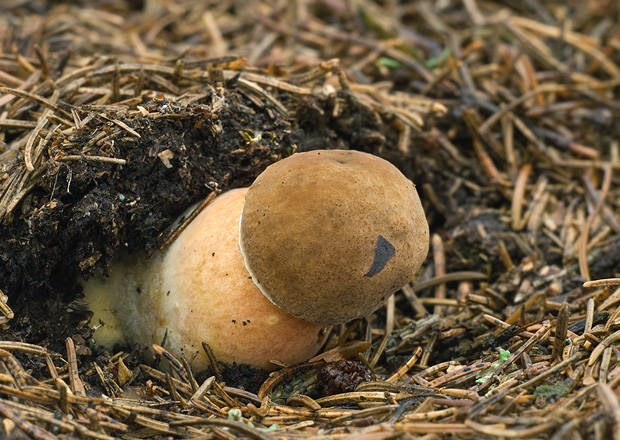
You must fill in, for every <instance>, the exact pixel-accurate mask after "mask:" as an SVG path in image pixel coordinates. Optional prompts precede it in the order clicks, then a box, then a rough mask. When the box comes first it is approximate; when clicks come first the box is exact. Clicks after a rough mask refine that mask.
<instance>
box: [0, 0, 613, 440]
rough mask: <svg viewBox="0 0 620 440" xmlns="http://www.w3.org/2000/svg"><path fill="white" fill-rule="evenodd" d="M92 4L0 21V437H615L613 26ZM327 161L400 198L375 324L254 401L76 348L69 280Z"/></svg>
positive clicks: (547, 8) (541, 16) (273, 382)
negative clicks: (400, 272)
mask: <svg viewBox="0 0 620 440" xmlns="http://www.w3.org/2000/svg"><path fill="white" fill-rule="evenodd" d="M5 3H7V2H5ZM83 3H85V4H88V6H87V5H84V6H80V5H75V4H73V5H70V4H64V5H63V4H58V2H51V1H49V2H47V1H45V0H39V1H23V0H13V1H9V2H8V4H7V5H3V8H4V9H5V10H4V11H3V13H2V14H0V224H1V226H0V291H1V294H0V314H1V316H0V325H2V330H1V335H2V341H0V414H2V417H3V423H2V424H0V437H3V438H5V437H8V438H16V439H17V438H32V439H48V438H55V437H59V438H77V437H79V438H97V439H108V438H118V437H124V438H164V437H181V438H199V437H200V438H226V439H230V438H239V437H245V438H259V439H276V438H278V439H279V438H300V439H301V438H326V439H327V438H351V439H353V438H355V439H363V438H388V437H389V438H397V437H401V438H415V437H416V436H417V435H425V436H426V437H425V438H429V439H430V438H443V437H451V438H464V439H465V438H472V439H473V438H480V437H483V438H551V439H560V438H563V437H564V436H565V435H567V434H568V433H578V434H579V435H580V436H581V437H583V438H611V436H612V435H614V433H615V435H617V433H618V432H620V403H619V401H618V396H617V395H618V386H619V385H620V351H619V350H618V348H619V347H618V343H617V341H618V339H620V320H619V316H620V306H619V303H620V300H619V298H620V289H618V287H617V286H619V285H620V281H619V280H618V279H617V278H614V277H618V276H620V270H619V269H618V264H619V262H620V243H619V239H618V238H619V236H620V223H619V214H620V203H619V202H618V201H619V200H620V191H619V190H618V187H617V186H616V183H618V177H617V175H616V176H614V174H617V172H615V171H616V170H617V168H618V167H619V164H620V159H619V158H620V144H619V143H618V139H620V124H618V123H617V121H618V116H619V112H620V93H619V87H620V8H619V7H618V5H617V3H616V2H613V1H611V0H590V1H586V2H577V1H570V2H559V1H553V0H549V1H544V2H532V1H524V2H501V1H490V0H489V1H483V0H464V1H463V2H450V1H445V2H426V1H403V2H374V1H371V0H356V1H351V2H337V1H331V0H321V1H317V2H304V1H298V2H279V3H276V2H267V1H265V2H263V1H258V0H256V1H254V0H252V1H245V2H243V1H237V0H230V1H223V2H222V1H218V2H214V1H197V0H195V1H194V0H184V1H178V2H172V1H166V0H152V1H146V2H144V4H140V2H136V1H129V0H110V1H103V0H100V1H98V2H83ZM93 5H94V6H93ZM319 148H343V149H358V150H363V151H367V152H371V153H373V154H376V155H378V156H381V157H384V158H386V159H388V160H390V161H391V162H392V163H394V164H395V165H396V166H398V167H399V168H400V169H401V170H402V171H403V172H404V173H405V174H406V175H407V177H409V178H410V179H411V180H412V181H414V182H415V183H416V185H417V188H418V191H419V193H420V196H421V198H422V200H423V203H424V207H425V210H426V214H427V218H428V220H429V225H430V228H431V234H432V243H431V254H430V255H429V257H428V258H427V261H426V264H425V265H424V266H423V269H422V271H421V273H420V274H419V277H418V278H417V279H416V280H414V281H413V282H412V283H411V284H409V285H407V286H404V287H403V289H402V290H401V291H399V292H397V294H396V295H395V296H394V297H392V298H391V299H390V300H389V301H388V302H387V304H386V306H385V307H384V308H382V309H380V310H379V311H378V312H376V313H375V314H374V315H372V316H370V317H368V318H366V319H363V320H357V321H354V322H351V323H349V324H348V325H342V326H338V327H336V328H333V329H332V330H331V333H330V334H329V337H328V338H327V342H326V344H325V346H324V348H323V350H322V352H321V354H319V355H318V356H317V357H316V358H314V359H312V360H311V361H309V362H308V363H305V364H301V365H291V366H284V365H280V366H279V368H278V369H277V370H276V371H275V372H274V373H272V374H271V375H268V374H267V373H266V372H262V371H255V370H252V369H250V368H247V367H245V366H238V365H233V366H230V365H222V364H220V363H218V362H217V360H216V359H214V360H213V361H212V368H211V369H210V370H209V371H206V372H195V373H196V374H195V375H194V374H193V373H192V370H191V368H190V365H189V363H188V362H189V361H188V360H185V359H175V358H174V356H173V355H172V354H170V353H168V352H167V351H166V350H165V348H162V347H156V351H157V353H158V356H157V357H156V358H146V359H145V358H144V357H143V355H142V354H143V347H119V351H118V352H116V353H109V352H107V351H105V350H103V349H102V348H100V347H97V346H96V345H95V344H93V342H92V340H91V336H92V333H93V324H90V323H89V318H90V314H89V311H88V304H85V303H84V301H82V300H81V288H80V284H79V281H80V279H83V278H88V277H90V276H93V275H94V274H97V273H107V272H108V271H109V269H110V264H111V262H112V260H113V259H114V258H115V257H117V256H118V255H119V253H121V252H123V253H125V252H129V253H134V254H140V253H144V254H146V255H149V254H152V253H153V252H155V251H156V250H157V249H159V248H161V247H162V246H166V244H167V243H169V241H170V240H172V239H174V231H173V230H171V229H170V228H171V225H172V223H173V221H174V219H175V218H176V217H177V216H178V215H179V214H180V213H182V212H183V211H185V209H187V207H189V206H190V205H192V204H193V203H195V202H197V201H199V200H202V199H204V198H205V197H206V196H207V195H208V194H210V193H212V192H216V193H217V192H221V191H223V190H226V189H230V188H234V187H239V186H245V185H248V184H250V183H251V182H252V180H253V179H254V178H255V177H256V176H257V175H258V174H259V173H260V172H261V171H262V170H263V169H264V168H265V167H266V166H267V165H269V164H270V163H273V162H275V161H277V160H279V159H281V158H283V157H286V156H289V155H290V154H293V153H294V152H296V151H307V150H313V149H319ZM584 282H585V284H584ZM317 287H318V288H320V286H317ZM121 350H124V351H121ZM159 366H161V367H166V368H162V369H159V368H158V367H159Z"/></svg>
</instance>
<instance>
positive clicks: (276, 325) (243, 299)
mask: <svg viewBox="0 0 620 440" xmlns="http://www.w3.org/2000/svg"><path fill="white" fill-rule="evenodd" d="M246 192H247V188H242V189H236V190H232V191H229V192H226V193H224V194H222V195H220V196H218V197H216V198H215V199H214V201H213V202H211V204H209V205H208V206H207V207H206V208H205V209H204V210H203V211H202V212H201V213H200V214H199V215H198V216H197V217H196V218H195V219H194V220H193V221H192V222H191V223H190V224H189V225H188V226H187V228H186V229H185V230H184V231H183V232H182V233H181V234H180V236H179V237H178V238H177V239H176V240H175V241H174V242H173V243H172V244H171V245H170V247H169V248H168V249H167V250H166V251H165V253H163V254H157V255H155V256H153V257H152V258H151V259H148V260H144V261H130V260H129V259H128V258H126V259H125V260H123V261H120V262H119V263H118V264H116V265H115V267H113V269H112V275H111V277H109V278H103V277H102V278H95V279H92V280H89V281H88V282H86V283H84V292H85V295H86V299H87V300H88V301H89V302H90V305H91V310H92V311H93V312H94V316H93V320H92V322H98V320H102V321H104V322H105V325H104V326H103V327H102V328H100V329H98V330H97V331H96V332H95V339H96V340H97V342H98V343H100V344H102V345H106V346H110V345H112V344H114V343H115V342H122V341H126V342H140V343H143V344H146V343H157V344H161V343H162V341H164V340H165V341H166V344H165V346H166V348H168V349H169V350H170V351H171V352H172V353H173V354H174V355H176V356H178V355H180V354H181V353H184V354H185V357H186V358H187V359H191V358H192V357H193V356H194V355H195V354H197V356H196V358H195V359H194V360H193V364H192V366H193V368H195V369H196V370H202V369H205V368H206V367H208V365H209V364H208V360H207V357H206V354H205V353H204V352H203V349H202V342H203V341H204V342H207V343H208V344H209V345H210V347H211V348H212V350H213V352H214V354H215V356H216V358H217V359H218V360H219V361H223V362H229V363H231V362H237V363H240V364H248V365H251V366H254V367H258V368H264V369H272V368H273V367H274V365H273V364H271V363H270V360H279V361H281V362H284V363H287V364H294V363H298V362H302V361H305V360H307V359H309V358H310V357H312V356H313V355H314V354H315V353H316V352H317V350H318V348H319V343H320V330H321V328H322V327H321V326H320V325H317V324H312V323H309V322H306V321H302V320H300V319H298V318H295V317H293V316H291V315H290V314H288V313H286V312H284V311H283V310H282V309H280V308H278V307H276V306H275V305H273V304H272V303H271V302H269V301H268V300H267V299H266V298H265V297H264V296H263V295H262V294H261V292H260V291H259V290H258V288H257V287H256V286H255V285H254V283H253V282H252V280H251V278H250V275H249V274H248V272H247V270H246V268H245V266H244V263H243V258H242V256H241V252H240V250H239V241H238V240H239V217H240V215H241V210H242V208H243V202H244V197H245V194H246Z"/></svg>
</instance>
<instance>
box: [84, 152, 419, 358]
mask: <svg viewBox="0 0 620 440" xmlns="http://www.w3.org/2000/svg"><path fill="white" fill-rule="evenodd" d="M244 198H245V202H244ZM240 217H241V218H240ZM428 239H429V232H428V224H427V222H426V219H425V216H424V212H423V209H422V205H421V203H420V199H419V198H418V194H417V192H416V190H415V186H414V185H413V183H412V182H411V181H409V180H408V179H407V178H406V177H405V176H404V175H403V174H402V173H401V172H400V171H399V170H398V169H397V168H396V167H394V166H393V165H392V164H390V163H389V162H387V161H385V160H383V159H380V158H378V157H376V156H373V155H370V154H367V153H362V152H358V151H342V150H321V151H312V152H307V153H298V154H294V155H293V156H291V157H289V158H287V159H284V160H281V161H279V162H277V163H275V164H273V165H271V166H269V167H268V168H267V169H266V170H265V171H264V172H263V173H262V174H261V175H260V176H259V177H258V178H257V179H256V181H255V182H254V183H253V184H252V186H251V187H250V188H249V189H237V190H233V191H229V192H227V193H224V194H222V195H220V196H218V197H216V198H215V200H214V201H213V202H212V203H211V204H210V205H209V206H208V207H207V208H205V209H204V210H203V212H201V213H200V214H199V215H198V216H197V217H196V218H195V219H194V220H193V221H192V222H191V223H190V224H189V225H188V227H187V228H186V229H185V230H184V231H183V232H182V233H181V235H180V236H179V237H178V238H177V239H176V240H175V241H174V242H173V243H172V244H171V245H170V247H169V248H168V249H167V250H166V251H165V253H161V254H158V255H156V256H154V257H152V258H151V259H150V260H147V261H137V262H135V261H128V260H126V261H122V262H120V263H119V264H117V265H116V267H114V268H113V270H112V276H111V277H110V278H108V279H94V280H91V281H89V282H87V283H85V286H84V290H85V294H86V298H87V300H88V301H89V302H90V303H91V308H92V310H93V311H94V320H95V322H97V320H98V319H101V320H103V321H104V322H105V323H106V325H105V326H104V327H103V329H101V330H99V331H98V332H96V334H95V337H96V339H97V340H98V341H99V342H100V343H102V344H103V345H111V344H113V343H114V342H120V341H123V340H124V341H127V342H141V343H161V342H162V341H164V340H165V341H166V347H167V348H168V349H170V350H171V351H172V352H173V354H177V355H178V354H179V353H181V352H182V353H184V354H185V355H186V357H188V358H191V357H192V355H194V354H196V353H198V355H197V357H196V359H195V360H194V364H193V366H194V368H196V369H202V368H204V367H206V366H208V363H207V358H206V355H205V354H204V353H203V352H202V350H201V342H203V341H204V342H207V343H209V345H210V346H211V347H212V349H213V351H214V353H215V355H216V357H217V358H218V359H219V360H221V361H225V362H237V363H244V364H249V365H252V366H256V367H261V368H271V367H272V364H271V363H270V362H269V361H270V360H272V359H277V360H280V361H282V362H285V363H289V364H292V363H296V362H300V361H304V360H307V359H308V358H310V357H311V356H312V355H314V354H315V352H316V351H317V349H318V347H319V345H320V342H319V333H320V330H321V328H322V326H323V325H326V324H338V323H344V322H347V321H350V320H352V319H355V318H358V317H362V316H365V315H368V314H370V313H372V312H373V311H374V310H376V309H377V308H378V307H379V306H380V305H381V304H382V303H383V302H384V301H385V300H386V299H387V298H388V297H389V296H390V295H391V294H393V293H394V292H395V291H396V290H398V289H399V288H401V287H402V286H403V285H405V284H406V283H407V282H409V281H410V280H411V279H412V278H413V276H414V274H415V272H416V271H417V269H418V268H419V267H420V265H421V264H422V262H423V260H424V258H425V257H426V253H427V251H428ZM244 262H245V265H244ZM246 268H247V269H246ZM259 289H260V290H259ZM261 292H262V294H261ZM263 294H264V296H263ZM274 304H275V305H274Z"/></svg>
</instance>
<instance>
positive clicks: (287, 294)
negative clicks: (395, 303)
mask: <svg viewBox="0 0 620 440" xmlns="http://www.w3.org/2000/svg"><path fill="white" fill-rule="evenodd" d="M428 241H429V230H428V223H427V221H426V218H425V215H424V210H423V208H422V205H421V203H420V199H419V197H418V194H417V192H416V189H415V185H414V184H413V183H412V182H411V181H410V180H408V179H407V178H406V177H405V176H404V175H403V174H402V173H401V172H400V171H399V170H398V169H397V168H396V167H395V166H394V165H392V164H391V163H389V162H387V161H386V160H383V159H381V158H379V157H377V156H373V155H371V154H367V153H363V152H359V151H347V150H319V151H311V152H305V153H298V154H294V155H292V156H290V157H288V158H286V159H284V160H281V161H279V162H276V163H275V164H273V165H271V166H269V167H268V168H267V169H266V170H265V171H264V172H263V173H262V174H260V175H259V176H258V178H257V179H256V181H255V182H254V183H253V184H252V186H251V187H250V189H249V190H248V193H247V195H246V200H245V205H244V208H243V213H242V216H241V227H240V244H241V253H242V254H243V258H244V261H245V265H246V267H247V269H248V272H249V273H250V274H251V275H252V279H253V281H254V283H255V284H256V285H257V286H258V288H259V289H260V290H261V292H263V294H264V295H265V296H266V297H267V298H269V299H270V300H271V301H272V302H273V303H274V304H276V305H277V306H278V307H280V308H282V309H283V310H285V311H286V312H288V313H290V314H291V315H293V316H295V317H297V318H300V319H303V320H305V321H308V322H312V323H316V324H339V323H344V322H347V321H350V320H352V319H355V318H360V317H363V316H366V315H369V314H370V313H372V312H373V311H375V310H376V309H377V308H378V307H379V306H381V305H382V304H383V303H384V302H385V301H386V300H387V298H388V297H389V296H390V295H392V294H393V293H394V292H395V291H397V290H398V289H400V288H401V287H402V286H404V285H405V284H406V283H408V282H409V281H410V280H411V279H412V278H413V276H414V274H415V273H416V271H417V270H418V268H419V267H420V265H421V264H422V262H423V261H424V259H425V257H426V254H427V252H428Z"/></svg>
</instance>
